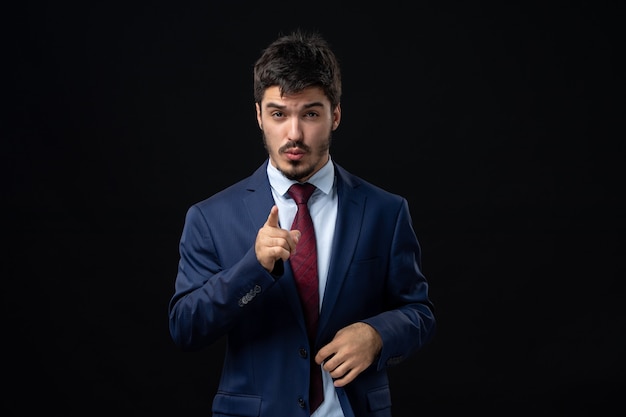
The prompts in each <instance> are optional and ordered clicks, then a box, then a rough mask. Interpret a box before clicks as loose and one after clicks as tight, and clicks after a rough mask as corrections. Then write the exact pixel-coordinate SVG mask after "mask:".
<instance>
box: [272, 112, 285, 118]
mask: <svg viewBox="0 0 626 417" xmlns="http://www.w3.org/2000/svg"><path fill="white" fill-rule="evenodd" d="M272 117H283V113H282V112H279V111H275V112H273V113H272Z"/></svg>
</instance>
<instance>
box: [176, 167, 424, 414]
mask: <svg viewBox="0 0 626 417" xmlns="http://www.w3.org/2000/svg"><path fill="white" fill-rule="evenodd" d="M267 163H268V161H266V162H265V163H264V164H262V165H261V166H260V167H259V168H258V169H257V170H256V171H255V172H254V173H253V174H252V175H251V176H250V177H248V178H246V179H243V180H241V181H239V182H238V183H236V184H234V185H232V186H230V187H228V188H226V189H224V190H223V191H220V192H219V193H217V194H215V195H214V196H212V197H210V198H208V199H206V200H204V201H201V202H199V203H197V204H195V205H193V206H192V207H190V209H189V210H188V212H187V216H186V219H185V225H184V228H183V232H182V236H181V240H180V262H179V267H178V275H177V278H176V285H175V293H174V296H173V297H172V299H171V301H170V306H169V314H170V331H171V335H172V338H173V340H174V342H175V343H176V344H177V345H178V346H179V347H181V348H182V349H183V350H196V349H199V348H201V347H204V346H207V345H208V344H211V343H213V342H215V341H217V340H218V339H220V338H221V337H222V336H225V335H227V336H228V339H227V347H226V356H225V359H224V366H223V369H222V375H221V379H220V383H219V389H218V392H217V394H216V396H215V398H214V401H213V416H215V417H217V416H263V417H297V416H307V415H308V410H307V409H306V406H305V405H304V404H306V402H307V401H306V400H307V397H308V395H307V392H308V381H309V378H308V375H309V366H310V361H309V357H308V355H314V354H315V353H314V352H316V351H317V350H319V348H320V347H321V346H323V345H325V344H327V343H328V342H330V340H331V339H332V338H333V336H334V334H335V333H336V332H337V331H338V330H339V329H341V328H343V327H345V326H347V325H349V324H352V323H354V322H357V321H362V322H366V323H369V324H370V325H371V326H373V327H374V328H375V329H376V330H377V331H378V332H379V333H380V336H381V337H382V340H383V348H382V351H381V353H380V356H379V358H377V360H376V361H375V362H374V363H373V364H372V366H370V367H369V368H368V369H367V370H365V371H364V372H363V373H361V374H360V375H359V376H358V377H357V378H356V379H355V380H354V381H352V382H351V383H350V384H348V385H346V386H345V387H344V388H338V389H337V394H338V396H339V399H340V402H341V404H342V407H343V409H344V412H345V414H346V417H349V416H355V417H365V416H368V417H383V416H391V408H390V407H391V396H390V392H389V384H388V376H387V372H386V369H387V367H388V366H391V365H395V364H398V363H400V362H401V361H402V360H404V359H405V358H407V357H408V356H409V355H411V354H412V353H414V352H416V351H417V350H419V349H420V348H421V347H422V346H424V344H425V343H427V342H428V340H429V339H430V337H431V335H432V333H433V331H434V327H435V319H434V316H433V306H432V304H431V302H430V299H429V295H428V284H427V281H426V280H425V278H424V276H423V274H422V272H421V267H420V263H421V260H420V256H421V252H420V247H419V243H418V241H417V239H416V237H415V234H414V231H413V226H412V221H411V216H410V213H409V208H408V203H407V201H406V200H405V199H404V198H402V197H400V196H398V195H395V194H391V193H389V192H387V191H384V190H382V189H380V188H378V187H376V186H374V185H372V184H370V183H368V182H366V181H364V180H362V179H360V178H358V177H356V176H354V175H352V174H350V173H348V172H347V171H345V170H344V169H342V168H341V167H340V166H339V165H337V164H336V163H335V162H333V163H334V164H335V173H336V184H337V194H338V214H337V224H336V229H335V238H334V242H333V247H332V254H331V257H332V258H331V261H330V267H329V272H328V281H327V284H326V292H325V294H324V303H323V306H322V309H321V313H320V318H319V329H318V334H317V343H316V346H315V348H314V350H313V352H309V343H308V339H307V332H306V327H305V324H304V318H303V313H302V308H301V306H300V301H299V298H298V293H297V290H296V287H295V284H294V280H293V277H292V273H291V268H290V265H289V261H286V262H282V261H279V262H277V265H276V268H275V269H274V271H272V273H269V272H267V271H266V270H265V269H264V268H263V267H262V266H261V264H260V263H259V262H258V261H257V259H256V255H255V252H254V243H255V238H256V235H257V232H258V230H259V228H261V227H262V226H263V224H264V223H265V222H266V220H267V216H268V214H269V212H270V209H271V207H272V206H273V205H274V200H273V198H272V193H271V189H270V184H269V181H268V178H267V172H266V168H267ZM348 403H349V404H350V405H348Z"/></svg>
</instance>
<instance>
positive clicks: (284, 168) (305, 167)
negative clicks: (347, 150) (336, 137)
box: [262, 130, 332, 182]
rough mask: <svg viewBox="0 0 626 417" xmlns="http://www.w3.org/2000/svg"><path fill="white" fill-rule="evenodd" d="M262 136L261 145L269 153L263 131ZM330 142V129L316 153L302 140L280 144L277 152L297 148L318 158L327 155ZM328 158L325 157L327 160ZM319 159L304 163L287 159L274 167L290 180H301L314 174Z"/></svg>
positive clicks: (317, 167)
mask: <svg viewBox="0 0 626 417" xmlns="http://www.w3.org/2000/svg"><path fill="white" fill-rule="evenodd" d="M262 137H263V146H264V147H265V150H266V151H267V152H268V154H270V150H269V148H268V146H267V138H266V137H265V132H263V133H262ZM331 142H332V130H331V131H329V132H328V138H327V140H326V144H325V145H324V146H322V147H320V148H319V149H318V150H317V153H314V152H313V151H312V150H311V147H310V146H308V145H305V144H304V143H302V142H289V143H288V144H286V145H284V146H282V147H281V148H279V149H278V151H277V152H278V153H279V154H282V153H285V152H286V151H288V150H289V149H294V148H299V149H302V150H303V151H305V152H307V153H308V154H309V155H313V156H318V157H319V158H320V160H321V159H322V158H323V157H324V156H326V155H327V153H328V150H329V149H330V144H331ZM327 160H328V159H326V161H327ZM318 161H319V160H314V161H313V162H312V163H306V162H302V161H288V163H287V164H286V165H281V164H277V166H276V168H277V169H278V171H280V173H281V174H283V175H284V176H285V178H288V179H290V180H292V181H298V182H302V180H303V179H304V178H308V177H309V176H311V175H312V174H314V173H315V172H316V171H317V170H318V169H319V168H320V166H319V165H318V163H317V162H318ZM322 166H323V165H322Z"/></svg>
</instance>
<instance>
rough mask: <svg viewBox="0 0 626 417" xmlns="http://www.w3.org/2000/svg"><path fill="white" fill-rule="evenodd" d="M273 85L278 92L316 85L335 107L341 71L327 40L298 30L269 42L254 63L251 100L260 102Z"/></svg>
mask: <svg viewBox="0 0 626 417" xmlns="http://www.w3.org/2000/svg"><path fill="white" fill-rule="evenodd" d="M273 86H278V88H279V89H280V92H281V94H292V93H298V92H300V91H302V90H304V89H305V88H308V87H320V88H321V89H322V90H323V91H324V94H325V95H326V97H328V100H329V101H330V104H331V107H332V108H334V107H336V106H337V105H338V104H339V103H340V101H341V71H340V68H339V62H338V60H337V57H336V56H335V54H334V52H333V51H332V49H331V48H330V45H329V44H328V42H327V41H326V40H325V39H324V38H323V37H322V36H321V35H320V34H319V33H306V32H303V31H301V30H297V31H295V32H292V33H291V34H289V35H283V36H281V37H279V38H278V39H276V40H275V41H274V42H272V43H271V44H270V45H269V46H268V47H267V48H265V50H264V51H263V53H262V55H261V56H260V57H259V59H258V60H257V61H256V63H255V64H254V101H255V102H257V103H260V102H261V99H262V98H263V94H264V93H265V90H266V89H267V88H269V87H273Z"/></svg>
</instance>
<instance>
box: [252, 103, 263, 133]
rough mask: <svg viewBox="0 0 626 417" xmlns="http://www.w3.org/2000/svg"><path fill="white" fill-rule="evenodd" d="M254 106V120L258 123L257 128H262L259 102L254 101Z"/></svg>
mask: <svg viewBox="0 0 626 417" xmlns="http://www.w3.org/2000/svg"><path fill="white" fill-rule="evenodd" d="M254 108H255V109H256V121H257V123H258V124H259V129H261V130H263V122H262V121H261V105H260V104H259V103H254Z"/></svg>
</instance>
